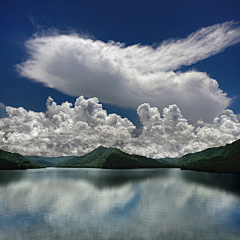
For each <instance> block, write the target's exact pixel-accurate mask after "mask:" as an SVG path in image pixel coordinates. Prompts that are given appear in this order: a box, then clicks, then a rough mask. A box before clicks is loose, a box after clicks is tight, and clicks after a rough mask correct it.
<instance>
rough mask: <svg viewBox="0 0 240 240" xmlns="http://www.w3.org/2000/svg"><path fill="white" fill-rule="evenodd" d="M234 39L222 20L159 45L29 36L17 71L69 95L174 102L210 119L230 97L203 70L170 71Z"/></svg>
mask: <svg viewBox="0 0 240 240" xmlns="http://www.w3.org/2000/svg"><path fill="white" fill-rule="evenodd" d="M239 41H240V28H239V25H238V24H237V23H235V22H225V23H223V24H216V25H213V26H210V27H206V28H202V29H200V30H198V31H197V32H195V33H192V34H191V35H189V36H188V37H187V38H184V39H177V40H168V41H165V42H163V43H162V44H161V45H160V46H159V47H157V48H153V47H152V46H141V45H140V44H136V45H133V46H128V47H126V46H125V45H124V44H122V43H118V42H113V41H109V42H108V43H104V42H102V41H99V40H96V41H94V40H91V39H87V38H83V37H81V36H79V35H76V34H71V35H61V34H58V33H56V32H55V34H54V35H47V36H35V38H33V39H30V40H28V41H27V42H26V47H27V49H28V52H29V59H28V60H27V61H25V62H22V63H21V64H19V65H17V68H18V70H19V72H20V74H21V75H22V76H24V77H27V78H29V79H32V80H34V81H37V82H42V83H44V84H45V85H46V86H48V87H51V88H56V89H57V90H59V91H61V92H64V93H65V94H68V95H72V96H79V95H84V96H85V97H90V98H91V97H98V99H99V100H100V101H101V102H104V103H110V104H115V105H118V106H122V107H127V108H129V107H131V108H137V107H138V106H139V105H140V104H142V103H145V102H148V103H150V104H151V105H152V106H156V107H158V108H160V109H163V108H164V107H165V106H168V105H169V104H174V103H176V104H177V105H178V106H179V107H180V108H181V110H182V113H183V114H184V116H185V117H186V118H187V119H189V120H192V121H193V122H195V123H196V121H197V120H198V119H200V118H202V119H203V120H204V121H208V122H210V121H212V120H213V118H214V117H216V116H217V115H219V114H220V113H221V112H223V111H224V109H226V107H227V106H228V105H229V103H230V99H229V98H228V97H227V96H226V93H224V92H223V91H222V90H221V89H220V88H219V86H218V83H217V81H216V80H214V79H212V78H210V77H209V76H208V75H207V74H206V73H203V72H197V71H189V72H185V73H181V72H174V71H175V70H179V69H180V68H181V67H182V66H186V65H191V64H193V63H196V62H198V61H200V60H203V59H205V58H208V57H210V56H212V55H214V54H217V53H219V52H220V51H223V50H224V49H225V48H227V47H228V46H231V45H233V44H235V43H237V42H239Z"/></svg>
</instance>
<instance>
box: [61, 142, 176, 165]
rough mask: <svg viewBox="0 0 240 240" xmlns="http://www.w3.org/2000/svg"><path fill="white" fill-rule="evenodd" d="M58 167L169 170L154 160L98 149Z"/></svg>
mask: <svg viewBox="0 0 240 240" xmlns="http://www.w3.org/2000/svg"><path fill="white" fill-rule="evenodd" d="M58 167H79V168H105V169H134V168H169V167H174V166H173V165H170V164H164V163H160V162H157V161H156V160H154V159H151V158H147V157H143V156H139V155H130V154H127V153H125V152H122V151H121V150H119V149H117V148H106V147H102V146H100V147H98V148H96V149H95V150H93V151H92V152H90V153H88V154H86V155H84V156H80V157H76V158H74V159H72V160H69V161H67V162H65V163H62V164H60V165H58Z"/></svg>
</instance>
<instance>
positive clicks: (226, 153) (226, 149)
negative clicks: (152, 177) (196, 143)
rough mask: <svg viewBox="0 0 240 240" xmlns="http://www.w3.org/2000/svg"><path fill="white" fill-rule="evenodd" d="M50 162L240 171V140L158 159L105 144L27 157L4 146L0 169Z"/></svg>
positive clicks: (40, 165)
mask: <svg viewBox="0 0 240 240" xmlns="http://www.w3.org/2000/svg"><path fill="white" fill-rule="evenodd" d="M46 166H56V167H73V168H107V169H134V168H171V167H176V168H181V169H182V170H195V171H204V172H222V173H239V174H240V140H237V141H235V142H233V143H231V144H227V145H226V146H222V147H215V148H209V149H206V150H204V151H201V152H197V153H190V154H187V155H185V156H183V157H181V158H179V159H178V158H162V159H156V160H154V159H151V158H147V157H144V156H139V155H130V154H127V153H125V152H122V151H121V150H119V149H117V148H106V147H102V146H101V147H98V148H96V149H94V150H93V151H91V152H89V153H87V154H85V155H84V156H79V157H75V156H66V157H64V156H63V157H39V156H27V157H24V156H22V155H20V154H18V153H10V152H7V151H4V150H1V149H0V170H6V169H28V168H40V167H46Z"/></svg>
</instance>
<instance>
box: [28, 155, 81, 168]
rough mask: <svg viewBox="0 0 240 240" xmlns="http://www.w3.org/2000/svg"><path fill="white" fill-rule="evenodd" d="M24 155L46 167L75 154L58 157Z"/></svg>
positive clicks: (71, 157)
mask: <svg viewBox="0 0 240 240" xmlns="http://www.w3.org/2000/svg"><path fill="white" fill-rule="evenodd" d="M25 157H26V158H28V159H30V160H33V161H35V162H38V163H40V164H44V165H46V166H47V167H53V166H55V165H57V164H61V163H63V162H66V161H68V160H70V159H73V158H75V157H77V156H60V157H41V156H25Z"/></svg>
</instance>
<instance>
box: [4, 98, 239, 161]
mask: <svg viewBox="0 0 240 240" xmlns="http://www.w3.org/2000/svg"><path fill="white" fill-rule="evenodd" d="M46 106H47V110H46V112H45V113H43V112H33V111H27V110H25V109H24V108H22V107H19V108H14V107H7V108H6V110H7V113H8V117H7V118H2V119H0V148H1V149H4V150H7V151H11V152H18V153H20V154H23V155H42V156H60V155H83V154H86V153H88V152H90V151H91V150H93V149H95V148H97V147H98V146H100V145H103V146H106V147H116V148H119V149H121V150H123V151H125V152H128V153H131V154H139V155H143V156H147V157H152V158H161V157H167V156H168V157H179V156H182V155H185V154H187V153H190V152H197V151H201V150H203V149H206V148H209V147H215V146H221V145H225V144H226V143H231V142H233V141H235V140H237V139H239V138H240V123H239V122H238V120H237V117H236V115H235V114H234V113H233V111H231V110H228V109H227V110H225V111H224V112H223V113H222V114H221V115H219V116H218V117H216V118H214V120H213V122H212V123H206V122H204V121H203V120H202V119H200V120H199V121H198V122H197V127H194V126H193V125H191V124H189V123H188V121H187V119H186V118H184V116H183V115H182V113H181V110H180V108H179V107H178V106H177V105H176V104H172V105H169V106H168V107H165V108H164V109H163V113H162V115H161V113H160V112H159V109H158V108H156V107H151V105H150V104H149V103H144V104H141V105H140V106H139V107H138V109H137V114H138V116H139V119H140V121H141V123H142V129H141V131H139V130H136V127H135V126H134V124H133V123H132V122H131V121H129V120H128V119H127V118H122V117H121V116H119V115H117V114H108V113H107V112H106V111H105V110H104V109H103V108H102V105H101V104H99V101H98V99H97V98H89V99H85V98H84V97H83V96H80V97H79V98H77V99H76V102H75V104H74V105H73V104H71V103H69V102H64V103H62V104H61V105H58V104H57V103H56V102H54V100H53V99H52V98H51V97H49V98H48V100H47V103H46ZM136 132H137V134H136Z"/></svg>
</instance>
